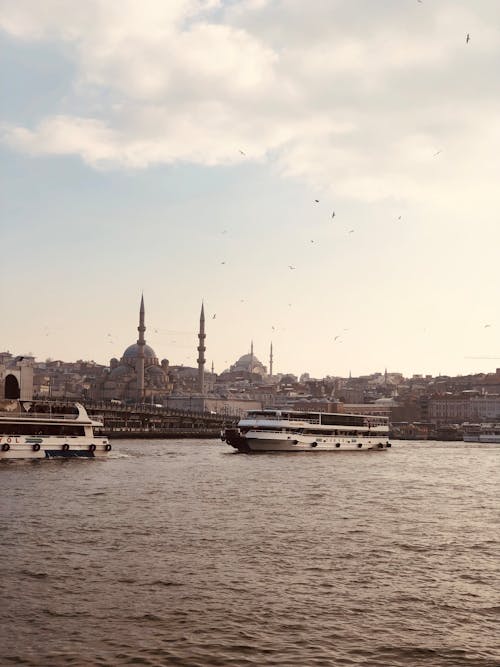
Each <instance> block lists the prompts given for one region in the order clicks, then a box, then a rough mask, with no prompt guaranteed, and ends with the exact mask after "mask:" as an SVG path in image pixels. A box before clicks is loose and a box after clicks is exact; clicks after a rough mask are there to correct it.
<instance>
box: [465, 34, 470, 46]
mask: <svg viewBox="0 0 500 667" xmlns="http://www.w3.org/2000/svg"><path fill="white" fill-rule="evenodd" d="M469 42H470V35H469V33H467V37H466V38H465V43H466V44H468V43H469Z"/></svg>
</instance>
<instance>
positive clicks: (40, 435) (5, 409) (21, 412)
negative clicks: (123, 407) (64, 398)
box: [0, 401, 111, 460]
mask: <svg viewBox="0 0 500 667" xmlns="http://www.w3.org/2000/svg"><path fill="white" fill-rule="evenodd" d="M40 410H44V411H43V412H42V411H40ZM100 426H102V423H101V422H100V421H97V420H94V419H92V418H91V417H89V415H88V414H87V411H86V410H85V408H84V407H83V405H81V404H80V403H75V405H74V408H73V410H72V411H71V412H70V413H69V414H54V413H52V411H51V408H50V406H47V405H46V404H36V403H34V402H32V401H2V402H1V405H0V460H3V459H44V458H71V457H81V458H94V457H100V456H107V455H108V454H109V452H110V451H111V445H110V444H109V441H108V439H107V438H105V437H103V436H99V435H98V436H96V435H95V433H94V428H96V427H100Z"/></svg>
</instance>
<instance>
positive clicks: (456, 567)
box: [0, 440, 500, 667]
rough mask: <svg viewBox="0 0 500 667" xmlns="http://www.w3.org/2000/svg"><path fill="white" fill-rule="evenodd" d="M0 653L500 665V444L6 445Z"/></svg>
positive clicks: (176, 661) (194, 664)
mask: <svg viewBox="0 0 500 667" xmlns="http://www.w3.org/2000/svg"><path fill="white" fill-rule="evenodd" d="M0 481H1V487H0V488H1V492H0V493H1V505H0V507H1V509H0V519H1V524H0V525H1V561H0V562H1V566H2V573H1V577H0V596H1V598H0V599H1V607H0V609H1V613H2V618H1V621H0V664H1V665H2V666H3V665H11V664H14V665H15V664H22V665H47V666H48V667H59V666H60V665H76V666H87V665H88V666H93V665H152V666H160V665H162V666H163V665H168V666H170V665H186V666H189V667H198V666H200V667H209V666H212V665H220V666H242V667H243V666H245V665H249V666H263V665H280V666H290V667H291V666H295V665H297V666H301V667H308V666H320V665H324V666H337V665H339V666H342V665H363V666H365V667H378V666H381V667H390V666H400V665H401V666H402V665H404V666H411V667H419V666H421V665H425V666H426V667H427V666H432V667H439V666H441V665H446V666H448V665H449V666H450V667H461V666H462V665H463V666H468V667H470V666H477V667H498V666H499V665H500V629H499V628H500V623H499V621H500V447H499V446H498V445H470V444H465V443H430V442H428V443H418V442H396V443H394V446H393V449H392V450H390V451H388V452H377V453H368V452H366V453H362V452H359V453H357V452H354V453H347V452H346V453H337V452H332V453H313V454H278V455H261V456H246V455H242V454H233V453H232V451H231V450H230V449H229V448H228V447H227V446H226V445H224V444H223V443H220V442H218V441H210V440H207V441H194V440H193V441H178V442H176V441H162V442H160V441H151V442H146V441H143V442H138V441H128V442H127V441H123V442H115V443H114V450H113V457H112V458H110V459H109V460H107V461H97V460H95V461H84V460H68V461H47V462H45V461H42V462H39V463H14V462H10V463H4V464H2V465H1V466H0Z"/></svg>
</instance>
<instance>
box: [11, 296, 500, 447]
mask: <svg viewBox="0 0 500 667" xmlns="http://www.w3.org/2000/svg"><path fill="white" fill-rule="evenodd" d="M137 329H138V331H139V338H138V341H137V343H133V344H131V345H129V346H128V347H127V348H126V349H125V351H124V352H123V353H122V355H121V356H120V357H119V358H118V357H113V358H111V359H110V362H109V365H104V364H99V363H96V362H95V361H84V360H81V359H80V360H77V361H74V362H67V361H62V360H53V359H46V360H45V361H37V360H36V358H35V357H33V356H26V355H24V356H16V355H15V353H13V352H10V351H5V352H1V353H0V380H1V381H2V383H3V384H4V385H6V382H7V379H8V377H9V376H10V377H12V376H11V374H10V371H12V370H13V369H15V368H18V367H20V366H22V367H23V368H25V369H26V368H29V369H30V372H31V373H32V387H30V395H32V396H33V398H36V399H46V400H75V401H76V400H78V401H82V402H85V401H92V402H104V403H106V402H107V403H111V404H116V405H136V404H148V405H154V406H155V407H156V408H165V409H168V408H170V409H181V410H187V411H190V412H212V413H216V414H223V415H228V416H232V417H237V416H240V415H242V414H243V413H245V412H246V411H247V410H249V409H261V408H267V407H273V408H278V409H294V410H303V411H322V412H344V413H352V414H369V415H379V416H384V417H388V418H389V420H390V422H391V424H392V428H393V432H394V433H395V434H396V435H399V436H401V437H414V438H426V437H430V435H431V434H432V435H433V436H434V437H435V436H436V435H440V436H441V437H442V438H443V439H446V438H447V437H449V438H450V439H452V438H453V437H456V436H457V435H458V434H459V430H460V426H461V425H462V424H464V423H471V422H485V421H495V420H500V368H497V369H496V370H495V371H494V372H491V373H477V374H472V375H463V376H462V375H458V376H453V377H452V376H446V375H439V376H432V375H420V374H414V375H412V376H411V377H404V375H403V374H402V373H399V372H393V371H388V370H387V369H385V370H383V371H380V372H376V373H372V374H369V375H362V376H359V377H352V376H351V375H349V377H339V376H335V375H327V376H326V377H323V378H313V377H311V376H310V375H309V373H303V374H302V375H300V377H297V376H296V375H294V374H292V373H273V361H274V360H273V346H272V343H271V344H270V347H269V358H268V365H265V364H264V363H263V362H262V361H261V360H260V359H259V358H258V357H257V355H256V354H255V353H254V347H253V342H250V350H249V352H247V353H245V354H243V355H242V356H241V357H240V358H239V359H237V360H235V361H234V363H233V364H231V365H230V366H229V367H228V368H227V369H225V370H223V371H222V372H221V373H215V372H214V368H213V363H212V366H211V369H210V370H209V371H207V370H206V369H205V364H206V359H205V352H206V347H205V339H206V334H205V315H204V309H203V305H202V308H201V313H200V326H199V333H198V341H199V344H198V347H197V351H198V360H197V361H198V365H197V367H190V366H184V365H171V364H170V362H169V361H168V360H167V359H162V360H161V361H160V360H159V359H158V357H157V356H156V353H155V351H154V350H153V349H152V348H151V347H150V346H149V345H147V344H146V340H145V331H146V326H145V307H144V300H143V299H141V304H140V309H139V326H138V327H137ZM30 383H31V380H30ZM15 391H16V389H15V388H14V393H15Z"/></svg>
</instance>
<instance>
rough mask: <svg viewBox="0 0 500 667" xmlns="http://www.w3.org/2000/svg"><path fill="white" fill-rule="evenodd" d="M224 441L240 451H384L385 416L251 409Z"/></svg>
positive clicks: (386, 437) (386, 445)
mask: <svg viewBox="0 0 500 667" xmlns="http://www.w3.org/2000/svg"><path fill="white" fill-rule="evenodd" d="M221 438H222V440H223V441H225V442H227V444H228V445H230V446H231V447H234V448H235V449H237V450H238V451H240V452H245V453H246V454H251V453H254V452H324V451H334V452H343V451H344V452H345V451H356V452H360V451H385V450H386V449H387V448H389V447H390V446H391V443H390V442H389V421H388V419H387V417H378V416H368V415H351V414H344V413H329V412H300V411H294V410H251V411H249V412H248V413H247V415H246V416H245V417H243V418H242V419H240V421H239V422H238V426H237V427H233V428H226V429H225V430H224V432H223V433H222V435H221Z"/></svg>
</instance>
